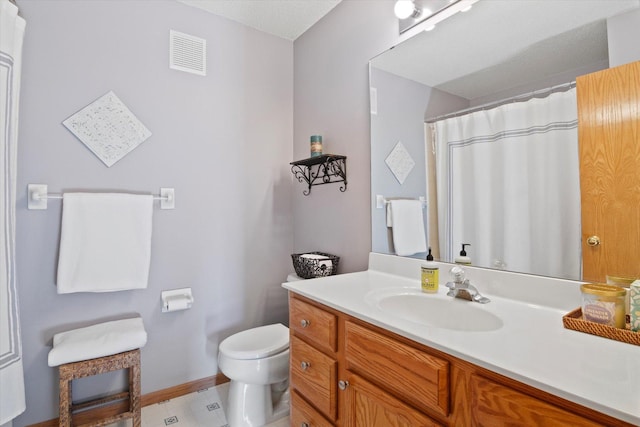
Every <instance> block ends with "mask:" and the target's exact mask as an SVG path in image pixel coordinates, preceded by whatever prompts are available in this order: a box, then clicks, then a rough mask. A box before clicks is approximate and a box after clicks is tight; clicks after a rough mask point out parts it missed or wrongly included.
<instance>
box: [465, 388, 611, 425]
mask: <svg viewBox="0 0 640 427" xmlns="http://www.w3.org/2000/svg"><path fill="white" fill-rule="evenodd" d="M470 406H471V418H472V422H471V425H472V426H474V427H516V426H522V427H568V426H571V427H597V426H601V425H600V424H597V423H595V422H593V421H590V420H587V419H586V418H583V417H581V416H579V415H576V414H573V413H571V412H568V411H565V410H564V409H560V408H558V407H557V406H554V405H551V404H549V403H547V402H543V401H542V400H539V399H536V398H534V397H531V396H528V395H526V394H524V393H520V392H519V391H516V390H514V389H512V388H509V387H506V386H504V385H501V384H498V383H495V382H493V381H491V380H488V379H486V378H483V377H480V376H477V375H472V376H471V399H470Z"/></svg>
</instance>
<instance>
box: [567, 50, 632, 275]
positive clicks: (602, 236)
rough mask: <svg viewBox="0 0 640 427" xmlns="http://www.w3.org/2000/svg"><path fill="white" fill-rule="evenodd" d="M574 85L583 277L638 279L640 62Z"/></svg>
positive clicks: (610, 70)
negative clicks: (594, 239) (592, 242)
mask: <svg viewBox="0 0 640 427" xmlns="http://www.w3.org/2000/svg"><path fill="white" fill-rule="evenodd" d="M576 84H577V98H578V138H579V147H580V191H581V207H582V257H583V280H585V281H595V282H605V280H606V275H612V276H627V277H640V62H634V63H631V64H626V65H622V66H619V67H615V68H610V69H607V70H603V71H599V72H597V73H593V74H588V75H586V76H581V77H578V78H577V80H576ZM591 236H598V237H599V240H600V244H599V245H596V246H591V245H589V244H588V242H587V240H588V239H589V237H591Z"/></svg>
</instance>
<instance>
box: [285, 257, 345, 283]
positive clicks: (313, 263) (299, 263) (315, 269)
mask: <svg viewBox="0 0 640 427" xmlns="http://www.w3.org/2000/svg"><path fill="white" fill-rule="evenodd" d="M302 255H316V256H317V257H313V258H308V257H303V256H302ZM291 260H292V261H293V268H294V269H295V270H296V274H297V275H298V276H300V277H302V278H303V279H313V278H316V277H326V276H333V275H334V274H336V273H337V272H338V263H339V262H340V257H339V256H336V255H331V254H327V253H324V252H305V253H302V254H291Z"/></svg>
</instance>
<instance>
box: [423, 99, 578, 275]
mask: <svg viewBox="0 0 640 427" xmlns="http://www.w3.org/2000/svg"><path fill="white" fill-rule="evenodd" d="M577 122H578V120H577V106H576V93H575V88H573V89H570V90H568V91H566V92H556V93H552V94H551V95H549V96H547V97H545V98H542V99H541V98H533V99H530V100H529V101H526V102H517V103H510V104H504V105H502V106H499V107H496V108H493V109H491V110H483V111H477V112H473V113H470V114H467V115H464V116H459V117H454V118H451V119H446V120H442V121H439V122H436V123H435V124H434V125H435V138H436V173H437V186H438V188H437V193H438V231H439V234H440V250H441V253H442V254H443V255H445V256H446V257H448V258H443V259H449V260H453V259H454V257H455V256H456V255H457V254H458V253H459V251H460V246H461V244H462V243H470V244H471V247H470V248H468V249H467V252H468V254H469V255H470V257H471V260H472V264H473V265H476V266H480V267H489V268H499V269H505V270H510V271H520V272H528V273H533V274H539V275H544V276H553V277H564V278H570V279H576V280H579V279H580V272H581V252H580V251H581V246H580V242H581V230H580V177H579V170H578V165H579V161H578V133H577Z"/></svg>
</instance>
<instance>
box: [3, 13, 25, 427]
mask: <svg viewBox="0 0 640 427" xmlns="http://www.w3.org/2000/svg"><path fill="white" fill-rule="evenodd" d="M24 28H25V21H24V19H22V18H21V17H19V16H18V8H17V7H16V6H15V5H14V4H11V3H9V1H8V0H0V131H1V132H2V134H1V135H0V226H1V229H0V425H2V424H5V423H8V422H9V421H11V420H13V419H14V418H15V417H16V416H18V415H20V414H21V413H22V412H23V411H24V409H25V398H24V375H23V369H22V348H21V342H20V325H19V316H18V300H17V292H16V270H15V264H16V263H15V226H16V223H15V219H16V166H17V165H16V163H17V162H16V160H17V155H16V154H17V151H18V148H17V143H18V97H19V95H20V69H21V63H22V40H23V38H24Z"/></svg>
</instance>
